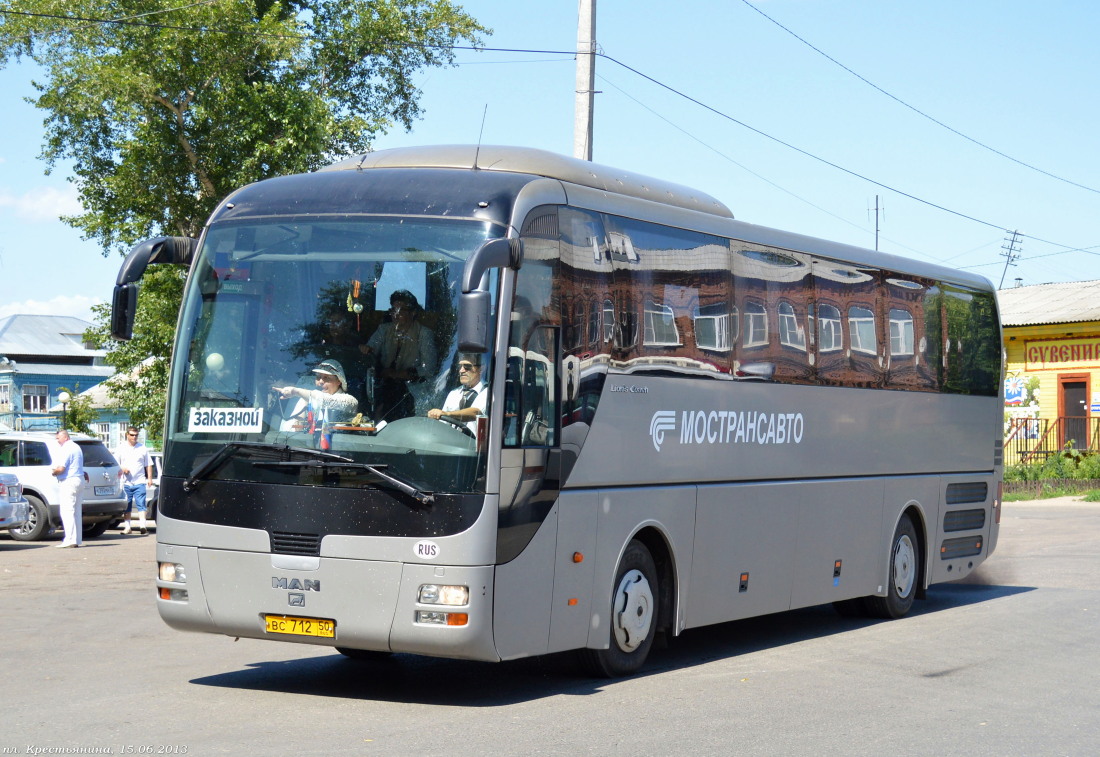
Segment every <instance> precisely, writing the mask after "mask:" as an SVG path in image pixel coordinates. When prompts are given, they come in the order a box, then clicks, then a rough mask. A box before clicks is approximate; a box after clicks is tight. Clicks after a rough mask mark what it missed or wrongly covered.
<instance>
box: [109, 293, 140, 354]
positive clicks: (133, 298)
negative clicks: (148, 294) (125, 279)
mask: <svg viewBox="0 0 1100 757" xmlns="http://www.w3.org/2000/svg"><path fill="white" fill-rule="evenodd" d="M137 296H138V285H137V284H123V285H122V286H119V285H117V284H116V285H115V293H114V297H113V299H112V300H111V337H112V338H114V339H117V340H118V341H120V342H128V341H129V340H130V338H131V337H133V335H134V314H135V313H136V312H137Z"/></svg>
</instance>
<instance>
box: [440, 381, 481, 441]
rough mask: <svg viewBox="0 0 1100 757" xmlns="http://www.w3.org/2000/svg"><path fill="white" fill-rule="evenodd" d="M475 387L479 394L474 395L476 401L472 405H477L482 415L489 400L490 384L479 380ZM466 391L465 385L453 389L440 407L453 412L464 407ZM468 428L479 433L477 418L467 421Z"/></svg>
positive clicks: (447, 411)
mask: <svg viewBox="0 0 1100 757" xmlns="http://www.w3.org/2000/svg"><path fill="white" fill-rule="evenodd" d="M473 389H474V391H475V392H477V394H476V395H474V401H473V402H471V403H470V407H476V408H477V409H478V410H480V411H481V414H482V415H485V406H486V404H488V401H489V386H488V384H486V383H485V382H484V381H478V382H477V383H476V384H475V385H474V387H473ZM465 391H466V387H464V386H459V387H458V388H457V389H454V390H452V391H451V392H450V393H449V394H448V395H447V399H446V401H444V403H443V407H442V408H440V409H441V410H442V411H443V412H445V413H451V412H454V411H455V410H458V409H460V408H461V407H462V393H463V392H465ZM445 422H449V421H445ZM466 428H468V429H470V431H471V433H474V434H477V419H476V418H475V419H474V420H472V421H468V422H467V423H466Z"/></svg>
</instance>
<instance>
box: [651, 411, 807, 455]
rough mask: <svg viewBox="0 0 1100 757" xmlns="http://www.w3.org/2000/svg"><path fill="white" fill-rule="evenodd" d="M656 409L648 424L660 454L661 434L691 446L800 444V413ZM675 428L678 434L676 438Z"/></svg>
mask: <svg viewBox="0 0 1100 757" xmlns="http://www.w3.org/2000/svg"><path fill="white" fill-rule="evenodd" d="M679 415H680V420H679V422H677V420H676V416H677V411H675V410H658V411H657V412H655V413H654V414H653V417H652V418H651V419H650V421H649V436H650V438H651V439H652V440H653V449H655V450H657V451H658V452H660V451H661V445H662V444H664V442H665V432H668V431H671V432H672V433H673V436H674V438H676V439H678V441H679V442H680V444H681V445H684V446H687V445H691V444H757V445H773V444H801V443H802V438H803V435H804V432H805V428H806V421H805V418H803V417H802V413H774V412H771V413H766V412H763V411H760V410H740V411H738V410H683V411H680V413H679ZM677 429H679V434H678V435H677Z"/></svg>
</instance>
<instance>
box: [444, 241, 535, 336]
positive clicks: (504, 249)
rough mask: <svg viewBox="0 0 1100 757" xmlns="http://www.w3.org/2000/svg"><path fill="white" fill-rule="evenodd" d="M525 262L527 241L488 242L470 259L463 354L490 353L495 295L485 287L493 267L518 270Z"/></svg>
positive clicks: (461, 299) (462, 304) (461, 309)
mask: <svg viewBox="0 0 1100 757" xmlns="http://www.w3.org/2000/svg"><path fill="white" fill-rule="evenodd" d="M522 263H523V242H521V241H520V240H519V239H516V238H514V237H513V238H511V239H488V240H486V241H484V242H482V243H481V246H480V247H478V248H477V249H476V250H475V251H474V254H473V255H471V256H470V257H469V258H468V259H467V260H466V267H465V268H464V269H463V270H462V292H461V293H460V294H459V296H458V349H459V350H461V351H462V352H488V351H489V324H490V323H491V317H492V296H491V294H490V293H489V292H488V291H487V290H486V289H484V288H483V285H484V282H483V279H484V278H485V274H486V273H488V272H489V269H491V268H514V269H518V268H519V267H520V265H522Z"/></svg>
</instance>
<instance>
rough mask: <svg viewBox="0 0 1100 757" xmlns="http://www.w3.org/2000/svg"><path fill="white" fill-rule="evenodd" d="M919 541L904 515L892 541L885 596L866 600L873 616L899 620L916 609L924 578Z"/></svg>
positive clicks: (911, 524)
mask: <svg viewBox="0 0 1100 757" xmlns="http://www.w3.org/2000/svg"><path fill="white" fill-rule="evenodd" d="M919 545H920V539H918V538H917V529H916V527H914V526H913V521H912V519H910V517H909V516H908V515H903V516H901V520H899V521H898V526H897V528H896V529H894V538H893V539H892V540H891V542H890V579H889V581H888V582H887V585H886V596H885V597H866V602H867V611H868V614H869V615H871V616H872V617H877V618H887V619H890V618H900V617H902V616H904V615H905V614H906V613H908V612H909V610H910V609H912V607H913V600H914V599H916V596H917V589H918V588H919V584H920V576H921V563H922V561H921V555H920V546H919Z"/></svg>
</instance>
